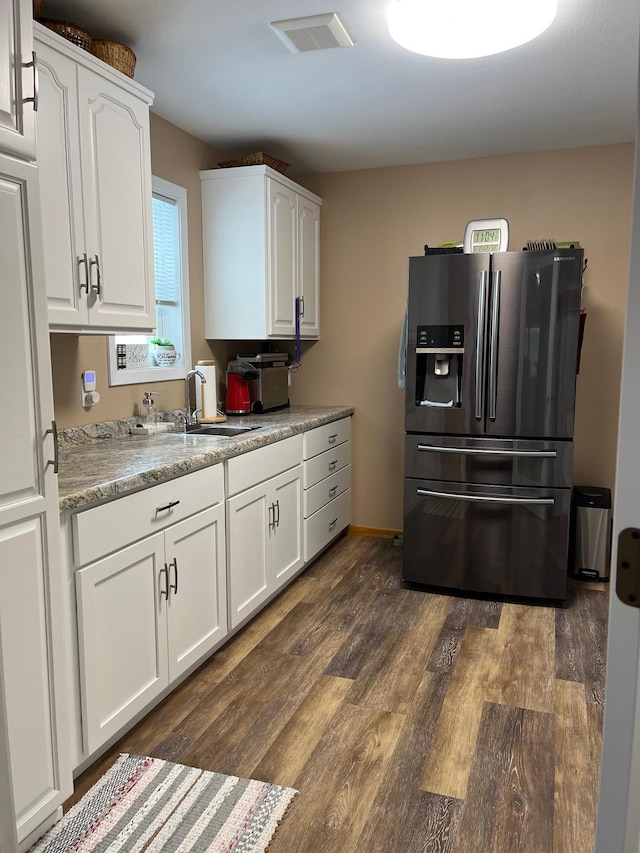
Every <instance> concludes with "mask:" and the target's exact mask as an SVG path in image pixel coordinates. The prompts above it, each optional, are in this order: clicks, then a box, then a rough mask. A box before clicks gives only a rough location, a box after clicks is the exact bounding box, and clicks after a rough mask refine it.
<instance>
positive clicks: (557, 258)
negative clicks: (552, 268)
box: [553, 257, 575, 261]
mask: <svg viewBox="0 0 640 853" xmlns="http://www.w3.org/2000/svg"><path fill="white" fill-rule="evenodd" d="M553 260H554V261H575V258H561V257H555V258H554V259H553Z"/></svg>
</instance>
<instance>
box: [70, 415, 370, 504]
mask: <svg viewBox="0 0 640 853" xmlns="http://www.w3.org/2000/svg"><path fill="white" fill-rule="evenodd" d="M354 411H355V410H354V409H353V408H352V407H350V406H292V407H291V408H290V409H285V410H283V411H280V412H273V413H271V414H265V415H251V416H249V417H246V418H233V419H231V418H229V420H228V423H231V424H233V425H238V426H240V425H242V424H247V425H250V426H255V425H258V424H259V425H260V429H258V430H251V431H250V432H247V433H242V434H240V435H238V436H235V437H234V438H218V437H214V436H206V435H185V434H184V433H178V434H176V433H158V434H156V435H154V436H151V437H146V436H138V435H128V429H129V426H133V425H134V424H135V421H134V419H129V420H124V421H109V422H107V423H104V424H97V425H95V426H94V427H89V428H87V427H78V428H74V427H72V428H70V429H67V430H62V431H61V434H60V443H59V446H60V471H59V477H58V491H59V496H60V511H61V512H65V511H67V510H72V509H77V508H78V507H86V506H89V505H90V504H95V503H99V502H100V501H104V500H108V499H109V498H113V497H116V496H118V495H123V494H126V493H127V492H132V491H136V490H138V489H141V488H144V487H145V486H152V485H154V484H155V483H158V482H160V481H161V480H170V479H171V478H172V477H177V476H179V475H180V474H186V473H187V472H188V471H193V470H195V469H196V468H203V467H205V466H207V465H213V464H214V463H216V462H221V461H223V460H224V459H229V458H231V457H232V456H238V455H240V454H241V453H247V452H248V451H250V450H256V449H257V448H258V447H263V446H264V445H266V444H273V442H275V441H280V440H282V439H284V438H288V437H289V436H291V435H296V433H300V432H306V431H307V430H310V429H315V427H319V426H322V425H323V424H327V423H331V421H336V420H339V419H340V418H344V417H348V416H349V415H352V414H353V413H354Z"/></svg>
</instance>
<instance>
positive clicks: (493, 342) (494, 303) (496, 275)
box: [489, 270, 502, 421]
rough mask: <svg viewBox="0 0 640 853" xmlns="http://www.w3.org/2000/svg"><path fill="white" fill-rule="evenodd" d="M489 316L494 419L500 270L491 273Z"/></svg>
mask: <svg viewBox="0 0 640 853" xmlns="http://www.w3.org/2000/svg"><path fill="white" fill-rule="evenodd" d="M491 276H492V278H493V287H492V289H491V316H490V318H489V420H492V421H495V419H496V410H497V407H498V318H499V315H500V278H501V276H502V273H501V272H500V270H494V272H492V273H491Z"/></svg>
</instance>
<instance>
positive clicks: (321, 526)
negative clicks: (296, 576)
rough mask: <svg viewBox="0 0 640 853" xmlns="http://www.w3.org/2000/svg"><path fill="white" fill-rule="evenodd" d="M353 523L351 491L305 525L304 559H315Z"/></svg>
mask: <svg viewBox="0 0 640 853" xmlns="http://www.w3.org/2000/svg"><path fill="white" fill-rule="evenodd" d="M350 521H351V489H347V491H346V492H343V493H342V494H341V495H340V496H339V497H337V498H335V499H334V500H332V501H331V502H330V503H328V504H327V505H326V506H323V507H322V509H319V510H318V512H316V513H314V514H313V515H312V516H311V518H307V519H306V520H305V523H304V528H305V536H304V559H305V562H308V561H309V560H311V559H313V557H315V555H316V554H317V553H318V551H321V550H322V549H323V548H324V546H325V545H328V544H329V542H331V540H332V539H333V538H334V536H337V535H338V533H340V531H342V530H344V528H345V527H346V526H347V525H348V524H349V522H350Z"/></svg>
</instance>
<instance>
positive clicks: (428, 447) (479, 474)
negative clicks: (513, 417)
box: [404, 434, 573, 489]
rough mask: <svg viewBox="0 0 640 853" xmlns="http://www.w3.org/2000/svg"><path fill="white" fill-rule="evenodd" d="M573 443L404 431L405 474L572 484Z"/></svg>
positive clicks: (534, 485) (460, 479)
mask: <svg viewBox="0 0 640 853" xmlns="http://www.w3.org/2000/svg"><path fill="white" fill-rule="evenodd" d="M572 467H573V442H571V441H540V440H538V441H526V440H524V439H515V440H514V439H501V438H465V437H459V436H447V435H444V436H443V435H413V434H411V435H407V436H406V437H405V453H404V472H405V476H406V477H415V478H417V479H425V480H447V481H448V482H452V483H480V484H482V483H484V484H488V485H496V486H499V485H507V486H526V487H529V488H539V487H540V486H555V487H556V488H565V489H568V488H571V471H572Z"/></svg>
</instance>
